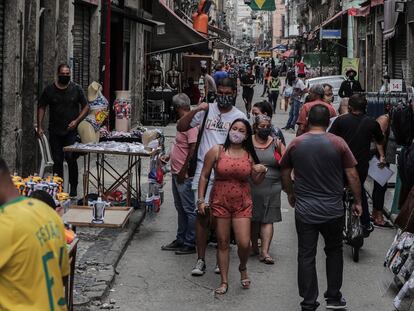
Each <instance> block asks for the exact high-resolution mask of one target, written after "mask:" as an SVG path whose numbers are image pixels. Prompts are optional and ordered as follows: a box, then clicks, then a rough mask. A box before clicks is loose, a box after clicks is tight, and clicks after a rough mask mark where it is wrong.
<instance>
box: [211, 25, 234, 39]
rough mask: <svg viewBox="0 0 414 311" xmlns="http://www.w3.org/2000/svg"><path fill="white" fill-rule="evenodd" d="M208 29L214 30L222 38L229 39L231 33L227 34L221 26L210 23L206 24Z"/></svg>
mask: <svg viewBox="0 0 414 311" xmlns="http://www.w3.org/2000/svg"><path fill="white" fill-rule="evenodd" d="M208 30H209V31H211V32H214V33H215V34H217V35H219V36H220V37H221V38H223V39H230V38H231V34H229V32H228V31H225V30H223V29H221V28H218V27H215V26H212V25H208Z"/></svg>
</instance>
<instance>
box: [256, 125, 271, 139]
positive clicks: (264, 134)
mask: <svg viewBox="0 0 414 311" xmlns="http://www.w3.org/2000/svg"><path fill="white" fill-rule="evenodd" d="M271 132H272V129H271V128H270V127H265V128H258V129H257V136H259V138H261V139H267V138H268V137H269V135H270V133H271Z"/></svg>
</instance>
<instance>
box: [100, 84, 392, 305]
mask: <svg viewBox="0 0 414 311" xmlns="http://www.w3.org/2000/svg"><path fill="white" fill-rule="evenodd" d="M261 89H262V86H257V87H256V88H255V94H256V95H255V97H254V100H253V102H257V101H260V100H261V98H260V97H259V96H258V95H260V94H259V92H260V91H261ZM237 106H238V107H239V108H240V109H242V110H244V108H243V107H242V106H244V105H243V104H242V100H241V97H240V96H239V97H238V100H237ZM286 119H287V114H286V113H284V112H281V111H278V112H277V113H276V114H275V115H274V116H273V123H274V124H275V125H276V126H278V127H282V126H283V125H284V124H285V123H286ZM165 132H166V135H167V136H169V137H168V138H169V141H171V138H172V136H174V134H175V124H171V125H169V126H168V127H166V128H165ZM284 134H285V136H286V139H287V141H290V140H292V139H293V137H294V134H292V133H289V132H284ZM168 143H169V142H167V143H166V144H167V145H168ZM164 189H165V196H166V199H165V202H164V204H163V206H162V210H161V212H160V213H159V214H157V215H156V216H155V217H154V218H147V219H146V220H145V221H144V223H143V224H142V225H141V227H140V229H139V231H138V232H136V234H135V235H134V237H133V240H132V241H131V244H130V245H129V247H128V249H127V250H126V252H125V254H124V255H123V257H122V259H121V261H120V263H119V265H118V268H117V271H118V273H119V274H118V275H117V276H116V278H115V283H114V285H113V287H112V290H111V291H110V294H109V296H108V299H107V300H108V301H110V300H111V299H114V300H115V301H116V303H115V306H119V307H120V310H125V311H133V310H143V311H147V310H160V311H164V310H165V311H167V310H180V311H181V310H182V311H187V310H188V311H190V310H243V311H244V310H246V311H247V310H263V311H272V310H276V311H293V310H298V305H299V302H300V298H299V296H298V290H297V285H296V278H297V263H296V256H297V238H296V232H295V225H294V213H293V209H292V208H291V207H290V206H289V204H288V203H287V199H286V196H285V195H282V218H283V220H282V222H281V223H278V224H276V225H275V237H274V239H273V243H272V246H271V249H270V254H271V255H272V256H274V258H275V265H274V266H271V265H270V266H269V265H265V264H263V263H261V262H259V260H258V259H257V257H250V258H249V262H248V271H249V273H250V276H251V279H252V286H251V289H250V290H249V291H245V290H242V289H241V287H240V285H239V278H240V274H239V272H238V271H237V254H236V247H235V245H233V246H232V250H231V255H230V256H231V259H230V272H229V273H230V286H229V292H228V294H227V295H225V296H223V297H216V296H215V295H214V293H213V291H214V289H215V288H216V287H217V286H218V282H219V276H218V275H216V274H214V271H213V270H214V266H215V262H216V261H215V254H216V249H215V246H214V245H212V244H210V245H209V247H208V250H207V259H206V262H207V272H206V274H205V275H204V276H201V277H194V276H191V269H192V268H193V265H194V262H195V260H196V255H175V254H174V252H166V251H162V250H161V245H164V244H165V243H167V242H169V241H170V240H173V239H174V237H175V234H176V229H177V228H176V226H177V222H176V217H177V212H176V210H175V208H174V203H173V197H172V193H171V179H170V176H168V177H167V179H166V185H165V186H164ZM394 235H395V230H392V229H376V230H375V231H374V232H373V234H372V235H371V236H370V238H369V239H367V240H366V242H365V245H364V247H363V248H362V250H361V254H360V261H359V262H358V263H354V262H353V261H352V258H351V249H350V247H349V246H346V245H345V246H344V259H345V265H344V285H343V294H344V297H346V299H347V301H348V303H349V307H348V310H352V311H362V310H363V311H391V310H392V306H391V303H390V296H389V294H386V295H385V297H384V296H383V294H384V291H383V285H382V283H383V282H385V281H386V277H385V276H387V274H386V273H384V268H383V262H384V256H385V250H387V248H388V247H389V245H390V243H391V242H392V240H393V238H394ZM324 258H325V255H324V253H323V241H322V240H320V241H319V248H318V257H317V267H318V268H317V270H318V275H319V288H320V295H319V301H322V300H323V298H322V295H323V291H324V290H325V289H326V279H325V277H324V276H325V263H324V261H325V260H324ZM384 275H385V276H384ZM388 277H389V276H388ZM321 305H322V307H323V302H322V304H321Z"/></svg>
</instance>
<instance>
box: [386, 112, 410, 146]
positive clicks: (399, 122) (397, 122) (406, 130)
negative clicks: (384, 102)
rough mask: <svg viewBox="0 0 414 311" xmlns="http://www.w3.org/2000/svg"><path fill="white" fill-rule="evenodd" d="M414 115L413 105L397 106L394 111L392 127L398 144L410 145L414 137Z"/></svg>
mask: <svg viewBox="0 0 414 311" xmlns="http://www.w3.org/2000/svg"><path fill="white" fill-rule="evenodd" d="M413 120H414V116H413V110H412V108H411V105H409V106H407V107H403V108H398V107H397V108H396V109H395V110H394V111H393V113H392V122H391V127H392V130H393V132H394V136H395V141H396V142H397V145H400V146H405V147H408V146H410V145H411V142H412V141H413V138H414V121H413Z"/></svg>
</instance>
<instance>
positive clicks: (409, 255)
mask: <svg viewBox="0 0 414 311" xmlns="http://www.w3.org/2000/svg"><path fill="white" fill-rule="evenodd" d="M384 266H385V267H387V268H389V269H390V271H391V272H392V273H393V274H394V275H395V278H394V281H395V282H397V283H400V284H397V285H401V284H403V286H402V287H401V289H400V290H399V292H398V294H397V295H396V297H395V298H394V307H395V308H400V307H401V305H402V301H403V299H404V298H405V297H406V296H407V295H408V293H409V291H410V290H411V289H413V288H414V234H413V233H410V232H402V231H401V230H400V229H399V230H398V231H397V234H396V235H395V238H394V241H393V242H392V244H391V247H390V248H389V250H388V252H387V254H386V256H385V261H384ZM408 299H410V298H408Z"/></svg>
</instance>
